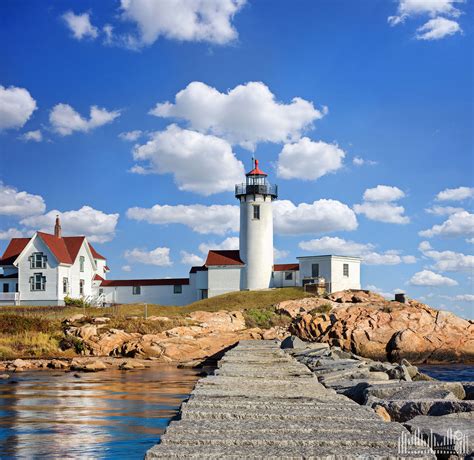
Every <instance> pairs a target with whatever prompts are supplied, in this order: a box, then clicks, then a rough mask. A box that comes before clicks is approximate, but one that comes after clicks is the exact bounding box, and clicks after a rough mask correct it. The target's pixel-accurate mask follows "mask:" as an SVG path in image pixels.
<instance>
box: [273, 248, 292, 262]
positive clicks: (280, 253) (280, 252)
mask: <svg viewBox="0 0 474 460" xmlns="http://www.w3.org/2000/svg"><path fill="white" fill-rule="evenodd" d="M289 255H290V252H289V251H286V250H284V249H277V248H273V258H274V259H275V260H280V259H284V258H285V257H288V256H289Z"/></svg>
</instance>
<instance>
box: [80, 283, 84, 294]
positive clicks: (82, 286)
mask: <svg viewBox="0 0 474 460" xmlns="http://www.w3.org/2000/svg"><path fill="white" fill-rule="evenodd" d="M79 294H80V295H84V280H79Z"/></svg>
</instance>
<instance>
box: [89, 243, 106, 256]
mask: <svg viewBox="0 0 474 460" xmlns="http://www.w3.org/2000/svg"><path fill="white" fill-rule="evenodd" d="M89 249H90V250H91V252H92V256H93V257H94V259H102V260H106V258H105V257H104V256H102V255H100V254H99V253H98V252H97V251H96V250H95V248H94V246H92V244H90V243H89Z"/></svg>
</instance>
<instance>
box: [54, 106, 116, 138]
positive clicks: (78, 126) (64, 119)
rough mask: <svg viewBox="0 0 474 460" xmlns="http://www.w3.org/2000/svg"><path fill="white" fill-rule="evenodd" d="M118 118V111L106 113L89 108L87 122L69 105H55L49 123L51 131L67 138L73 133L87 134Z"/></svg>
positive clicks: (99, 109)
mask: <svg viewBox="0 0 474 460" xmlns="http://www.w3.org/2000/svg"><path fill="white" fill-rule="evenodd" d="M119 116H120V110H112V111H110V112H109V111H108V110H106V109H103V108H100V107H97V106H96V105H93V106H91V108H90V116H89V119H88V120H87V119H86V118H83V117H82V116H81V115H80V114H79V113H78V112H76V111H75V110H74V109H73V108H72V107H71V106H70V105H69V104H57V105H55V106H54V107H53V109H52V110H51V112H50V114H49V122H50V123H51V126H52V127H53V129H54V130H55V131H56V132H57V133H59V134H61V135H62V136H68V135H70V134H72V133H73V132H74V131H80V132H88V131H91V130H93V129H95V128H98V127H99V126H103V125H106V124H108V123H111V122H112V121H114V120H115V119H116V118H117V117H119Z"/></svg>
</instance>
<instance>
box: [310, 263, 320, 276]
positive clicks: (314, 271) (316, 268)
mask: <svg viewBox="0 0 474 460" xmlns="http://www.w3.org/2000/svg"><path fill="white" fill-rule="evenodd" d="M311 277H312V278H319V264H311Z"/></svg>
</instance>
